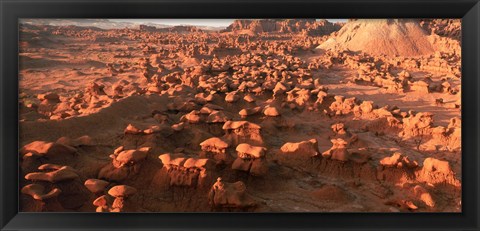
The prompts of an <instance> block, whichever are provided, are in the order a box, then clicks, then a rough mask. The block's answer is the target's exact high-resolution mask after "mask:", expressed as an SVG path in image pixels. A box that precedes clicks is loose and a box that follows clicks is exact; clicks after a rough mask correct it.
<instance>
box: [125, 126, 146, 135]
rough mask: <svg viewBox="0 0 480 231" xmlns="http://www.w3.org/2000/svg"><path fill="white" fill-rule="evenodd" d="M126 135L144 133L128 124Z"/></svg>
mask: <svg viewBox="0 0 480 231" xmlns="http://www.w3.org/2000/svg"><path fill="white" fill-rule="evenodd" d="M123 132H124V133H125V134H134V135H135V134H140V133H142V132H143V131H142V130H141V129H139V128H137V127H135V126H134V125H132V124H128V126H127V127H126V128H125V130H124V131H123Z"/></svg>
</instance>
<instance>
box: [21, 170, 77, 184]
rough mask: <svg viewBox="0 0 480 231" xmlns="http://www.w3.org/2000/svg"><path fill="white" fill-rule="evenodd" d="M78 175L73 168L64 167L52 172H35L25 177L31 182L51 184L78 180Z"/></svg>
mask: <svg viewBox="0 0 480 231" xmlns="http://www.w3.org/2000/svg"><path fill="white" fill-rule="evenodd" d="M78 177H79V176H78V174H77V173H76V172H75V171H72V168H70V167H68V166H63V167H61V168H60V169H57V170H55V171H51V172H33V173H29V174H27V175H25V179H27V180H31V181H48V182H51V183H56V182H61V181H68V180H73V179H76V178H78Z"/></svg>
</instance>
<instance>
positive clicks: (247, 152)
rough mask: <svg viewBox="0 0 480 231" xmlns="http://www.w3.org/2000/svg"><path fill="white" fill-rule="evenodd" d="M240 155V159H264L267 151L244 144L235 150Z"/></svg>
mask: <svg viewBox="0 0 480 231" xmlns="http://www.w3.org/2000/svg"><path fill="white" fill-rule="evenodd" d="M235 150H236V151H237V153H238V157H240V158H242V159H250V158H253V159H256V158H262V157H263V156H265V151H266V150H267V149H266V148H264V147H259V146H253V145H250V144H247V143H242V144H239V145H238V146H237V148H236V149H235Z"/></svg>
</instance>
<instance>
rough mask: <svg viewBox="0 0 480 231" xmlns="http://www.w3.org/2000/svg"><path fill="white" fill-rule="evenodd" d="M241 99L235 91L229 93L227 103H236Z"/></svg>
mask: <svg viewBox="0 0 480 231" xmlns="http://www.w3.org/2000/svg"><path fill="white" fill-rule="evenodd" d="M239 99H240V96H238V94H237V92H236V91H233V92H229V93H227V95H226V96H225V102H227V103H234V102H236V101H237V100H239Z"/></svg>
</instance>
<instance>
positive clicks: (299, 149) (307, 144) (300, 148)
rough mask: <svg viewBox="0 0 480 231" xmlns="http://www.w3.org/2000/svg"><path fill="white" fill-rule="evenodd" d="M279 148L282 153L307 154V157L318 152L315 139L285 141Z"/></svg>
mask: <svg viewBox="0 0 480 231" xmlns="http://www.w3.org/2000/svg"><path fill="white" fill-rule="evenodd" d="M280 150H281V151H282V152H283V153H284V154H293V155H307V156H309V157H312V156H317V155H318V154H319V153H320V151H319V150H318V142H317V140H316V139H310V140H307V141H301V142H298V143H291V142H287V143H285V144H284V145H283V146H282V147H281V148H280Z"/></svg>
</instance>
